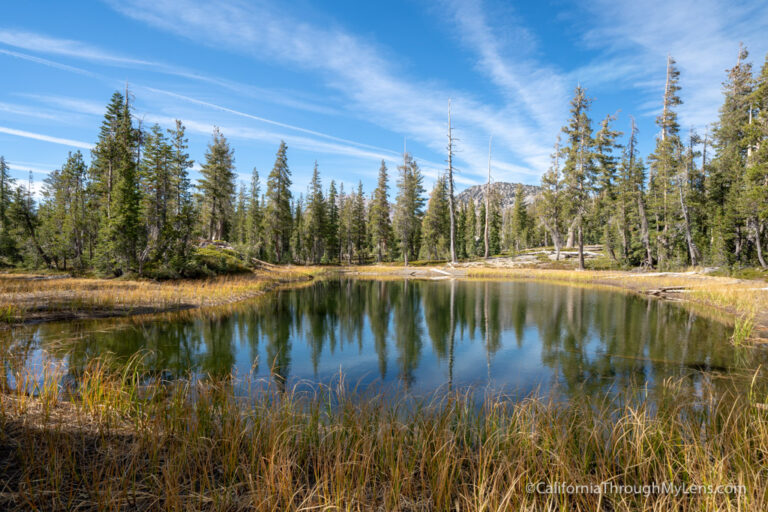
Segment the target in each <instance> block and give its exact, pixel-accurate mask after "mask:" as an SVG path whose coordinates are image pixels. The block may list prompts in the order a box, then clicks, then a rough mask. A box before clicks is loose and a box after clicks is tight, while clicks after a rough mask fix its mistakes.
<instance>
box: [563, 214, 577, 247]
mask: <svg viewBox="0 0 768 512" xmlns="http://www.w3.org/2000/svg"><path fill="white" fill-rule="evenodd" d="M578 220H579V216H578V215H577V216H576V217H574V218H573V221H571V225H570V226H568V236H567V237H566V239H565V248H566V249H573V244H574V233H575V232H576V223H577V222H578Z"/></svg>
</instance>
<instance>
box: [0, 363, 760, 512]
mask: <svg viewBox="0 0 768 512" xmlns="http://www.w3.org/2000/svg"><path fill="white" fill-rule="evenodd" d="M140 367H141V365H140V361H139V360H135V361H133V362H132V363H129V364H128V365H126V366H125V367H122V368H121V369H120V370H115V368H114V366H113V365H111V364H109V363H108V362H105V361H95V362H93V363H92V364H91V366H89V367H88V369H87V371H85V372H84V373H83V375H82V376H81V377H80V380H79V384H78V387H77V390H76V391H75V392H73V393H72V394H71V398H70V399H69V400H66V401H65V400H58V401H56V402H55V403H51V400H50V389H51V387H50V386H51V385H52V384H51V383H48V384H46V381H50V380H53V381H54V382H55V383H58V382H59V381H58V380H56V379H57V378H58V376H57V375H56V374H55V372H49V373H48V374H46V375H47V376H46V377H45V378H44V379H43V381H42V382H39V383H37V384H35V386H36V388H35V393H33V394H37V395H42V394H45V395H47V396H48V398H44V397H43V396H39V397H37V398H33V397H31V396H30V393H29V392H22V391H20V390H19V391H10V392H7V393H5V394H1V395H0V427H2V428H0V454H3V455H2V458H0V461H2V462H0V481H2V482H4V484H3V489H2V491H0V508H4V509H9V510H13V509H17V510H28V509H33V510H34V509H43V510H73V509H77V510H158V509H168V510H171V509H173V510H338V509H343V510H440V511H442V510H488V511H492V510H613V511H624V510H626V511H629V510H697V511H700V510H756V511H757V510H766V509H768V491H767V490H766V489H768V487H767V486H766V484H768V474H767V473H766V472H765V467H766V461H767V460H768V411H766V410H765V409H764V408H763V407H761V405H762V402H765V399H766V393H765V387H766V386H765V375H763V374H762V373H760V371H758V373H756V374H755V376H754V377H755V378H754V379H753V381H752V385H751V387H750V392H749V393H748V394H746V393H736V394H733V395H727V396H722V395H720V396H716V395H715V394H714V391H712V390H710V389H709V388H706V387H705V388H704V389H702V392H701V394H699V395H697V396H695V397H694V396H690V395H683V394H682V393H683V392H682V389H683V388H684V387H685V386H682V385H681V383H680V382H678V381H675V380H666V381H663V382H660V383H658V385H657V386H656V388H655V390H654V392H653V393H650V392H648V393H641V394H640V396H637V395H635V396H627V397H620V398H618V399H616V398H614V399H608V398H603V399H599V400H586V399H585V400H572V401H569V402H567V403H565V402H562V401H557V400H555V399H553V398H551V397H549V396H544V395H533V396H530V397H528V398H526V399H524V400H523V401H518V402H513V401H511V400H507V399H505V398H504V397H502V396H492V395H490V394H489V395H487V396H485V397H484V399H482V400H480V401H478V400H476V399H475V398H473V397H475V396H477V395H475V394H472V393H468V392H464V393H461V392H443V393H436V394H434V395H430V396H428V397H422V398H415V397H413V396H408V395H401V396H398V397H394V398H393V397H384V396H379V395H377V394H376V393H375V392H373V391H371V392H368V391H365V390H362V391H360V390H353V391H350V390H349V388H348V387H346V386H344V385H341V384H339V385H333V386H317V387H315V388H313V389H312V390H311V391H298V390H289V391H287V392H280V391H278V390H275V389H270V388H264V387H261V388H260V387H259V386H257V385H255V384H256V383H249V386H250V384H254V385H253V386H252V387H250V389H251V392H250V394H249V395H248V397H247V398H237V397H236V394H235V393H234V392H233V386H234V385H235V383H236V377H235V376H232V377H231V378H229V379H224V380H210V379H202V380H201V379H191V378H190V379H185V380H182V381H175V382H162V381H159V380H156V379H149V378H147V376H146V375H143V374H142V373H141V372H140V370H139V368H140ZM22 380H23V378H22ZM27 380H28V381H30V382H32V381H35V379H31V378H29V379H27ZM239 383H240V384H242V381H239ZM46 386H47V387H46ZM54 386H55V384H54ZM44 389H47V390H48V391H44V392H43V390H44ZM259 389H260V391H259ZM651 397H652V398H651ZM46 400H47V401H48V402H49V403H48V406H47V407H48V408H49V410H48V412H47V413H46V412H45V410H44V408H45V407H46V406H44V405H43V402H44V401H46ZM22 404H23V405H22ZM603 482H609V483H610V485H612V486H613V487H612V488H609V489H608V492H606V493H602V494H601V493H584V492H582V493H574V494H567V493H565V494H562V493H554V494H545V493H537V492H534V491H533V490H532V489H536V488H538V489H539V490H545V489H546V486H547V485H555V484H556V483H563V484H579V485H595V486H599V485H601V483H603ZM654 483H655V484H657V485H659V486H660V485H662V484H666V483H669V484H673V485H685V486H687V487H686V488H687V489H688V490H689V491H690V489H692V488H695V489H699V490H700V492H698V493H696V494H675V493H674V492H662V491H659V490H657V491H654V490H653V489H652V488H650V487H642V486H651V485H653V484H654ZM605 485H609V484H605ZM726 485H728V486H741V487H739V488H738V489H737V490H736V491H732V489H731V491H732V492H723V493H718V492H706V491H705V490H706V489H713V490H715V489H716V488H717V486H726ZM619 486H635V487H636V488H637V490H638V492H637V493H627V492H623V493H622V492H616V491H615V489H617V488H618V487H619ZM695 486H705V487H695ZM611 489H614V490H611ZM702 489H705V490H704V491H702ZM723 489H725V488H723ZM729 489H730V488H729Z"/></svg>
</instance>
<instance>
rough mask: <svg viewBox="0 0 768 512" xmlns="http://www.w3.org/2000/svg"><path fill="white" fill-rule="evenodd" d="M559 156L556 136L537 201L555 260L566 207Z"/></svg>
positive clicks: (558, 255)
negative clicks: (550, 159) (550, 162)
mask: <svg viewBox="0 0 768 512" xmlns="http://www.w3.org/2000/svg"><path fill="white" fill-rule="evenodd" d="M561 157H562V151H561V149H560V137H559V136H558V138H557V142H556V143H555V151H554V153H552V166H551V167H550V168H549V170H548V171H547V172H546V173H544V175H542V177H541V194H540V196H539V199H538V202H537V211H538V216H539V220H540V222H541V223H542V224H543V225H544V228H545V229H546V230H547V232H548V233H549V234H550V236H551V237H552V243H553V245H554V246H555V259H556V260H559V259H560V248H561V247H562V244H563V238H562V237H563V231H564V229H565V219H566V213H567V207H568V205H567V204H566V198H565V182H564V181H563V175H562V172H561V170H560V159H561Z"/></svg>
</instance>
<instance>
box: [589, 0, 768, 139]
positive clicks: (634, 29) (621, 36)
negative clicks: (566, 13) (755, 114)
mask: <svg viewBox="0 0 768 512" xmlns="http://www.w3.org/2000/svg"><path fill="white" fill-rule="evenodd" d="M584 7H586V8H587V9H588V10H589V11H590V13H591V16H587V17H586V18H588V19H589V20H590V26H584V27H583V31H584V38H583V40H584V42H585V43H586V44H587V45H589V46H590V47H591V48H593V49H597V50H599V51H602V52H603V54H604V55H605V57H606V59H607V60H609V61H610V62H625V63H626V62H631V63H634V65H635V66H637V67H639V68H641V69H642V70H643V74H644V76H645V80H644V81H643V82H641V83H636V84H635V85H636V86H637V88H638V89H640V90H641V91H642V92H643V100H644V102H646V104H647V102H649V101H655V102H656V105H657V109H660V108H661V97H662V94H663V87H664V67H665V64H666V56H667V55H668V54H670V55H672V56H673V57H674V58H675V60H677V63H678V66H679V68H680V70H681V80H680V81H681V85H682V88H683V89H682V91H681V95H682V97H683V101H684V104H683V105H682V106H681V108H680V114H681V121H682V124H683V125H684V126H685V125H689V126H690V125H692V126H695V127H701V126H703V125H706V124H708V123H711V122H713V121H715V120H716V119H717V110H718V108H719V106H720V104H721V103H722V95H721V83H722V82H723V81H724V80H725V77H726V69H729V68H731V67H733V66H734V65H735V64H736V57H737V54H738V48H739V42H741V41H743V42H744V43H745V44H747V46H748V47H750V48H751V49H752V50H753V52H754V51H756V52H757V55H760V57H759V58H758V62H761V61H762V58H761V57H762V55H764V54H765V52H766V51H767V50H768V37H766V33H767V32H766V31H767V30H768V9H766V8H765V2H764V1H763V0H742V1H740V2H738V4H733V3H729V2H720V1H716V0H649V1H645V2H635V1H630V0H618V1H617V0H596V1H594V2H586V3H585V4H584ZM580 18H581V19H584V17H583V16H581V17H580ZM649 77H650V78H649Z"/></svg>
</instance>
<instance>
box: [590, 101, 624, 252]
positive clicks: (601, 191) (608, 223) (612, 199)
mask: <svg viewBox="0 0 768 512" xmlns="http://www.w3.org/2000/svg"><path fill="white" fill-rule="evenodd" d="M615 120H616V118H615V117H614V116H611V115H607V116H605V118H604V119H603V122H602V123H601V125H600V130H599V131H598V132H597V133H596V134H595V148H594V153H595V203H594V207H593V210H594V211H593V214H592V222H593V225H594V226H601V227H602V229H601V231H602V232H601V236H600V239H601V241H602V244H603V247H604V248H605V250H606V252H607V253H608V255H609V256H610V257H611V259H613V260H616V259H617V257H616V251H615V249H616V247H617V244H618V241H617V240H616V229H615V226H616V224H617V222H618V219H617V217H616V213H617V210H616V194H617V191H616V180H617V177H618V166H619V157H618V156H617V155H616V154H615V153H616V152H620V151H621V145H620V144H618V143H617V142H616V139H617V138H618V137H620V136H621V135H622V134H621V133H620V132H618V131H616V130H614V129H612V128H611V123H612V122H613V121H615Z"/></svg>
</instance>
